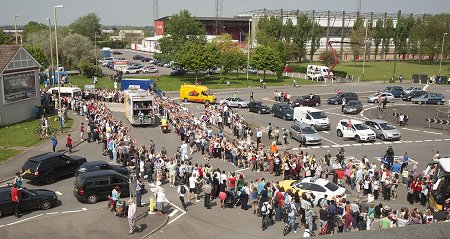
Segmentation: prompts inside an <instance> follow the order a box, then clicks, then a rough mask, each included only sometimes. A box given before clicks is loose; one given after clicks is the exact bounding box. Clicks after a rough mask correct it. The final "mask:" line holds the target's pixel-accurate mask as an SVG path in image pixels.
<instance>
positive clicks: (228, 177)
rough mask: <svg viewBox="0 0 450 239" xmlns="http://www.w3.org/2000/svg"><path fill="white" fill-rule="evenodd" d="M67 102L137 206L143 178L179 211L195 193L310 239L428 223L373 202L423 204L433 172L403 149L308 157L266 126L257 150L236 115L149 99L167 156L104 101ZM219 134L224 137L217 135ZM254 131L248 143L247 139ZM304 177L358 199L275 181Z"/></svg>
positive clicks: (429, 215)
mask: <svg viewBox="0 0 450 239" xmlns="http://www.w3.org/2000/svg"><path fill="white" fill-rule="evenodd" d="M119 95H120V94H119ZM67 102H68V105H70V108H71V109H74V110H76V111H77V112H78V113H79V114H81V115H83V116H84V117H85V118H86V120H87V125H86V131H87V136H88V137H87V139H84V138H82V139H81V140H87V141H88V142H91V141H92V142H97V143H101V145H102V152H103V154H104V155H107V156H108V157H109V158H110V159H111V161H112V162H114V163H121V164H123V166H133V167H134V170H135V172H136V175H137V183H136V186H135V188H134V189H135V190H134V194H135V195H136V204H137V206H138V207H139V206H142V203H141V195H142V188H143V187H142V182H143V180H147V181H148V182H160V183H166V182H168V184H169V186H170V187H171V188H176V191H177V193H178V195H179V198H180V202H181V204H182V205H183V207H184V208H185V209H186V210H187V209H188V208H187V205H186V202H185V196H186V195H187V194H188V195H189V196H188V197H189V198H188V200H189V201H190V200H195V201H196V202H199V201H200V195H201V194H203V198H204V207H205V208H211V200H215V199H217V200H220V203H219V204H218V205H219V206H220V207H221V208H227V207H236V206H240V207H241V208H242V209H243V210H248V209H250V208H251V211H252V212H253V213H254V214H256V215H258V216H261V217H263V216H264V217H272V216H273V215H274V216H275V221H286V223H287V224H288V225H289V229H290V231H292V232H294V233H295V232H296V231H297V223H296V219H297V215H298V216H299V217H300V224H301V225H303V226H304V227H305V228H306V229H308V233H309V234H310V235H314V234H316V232H317V230H319V231H320V232H321V233H335V232H349V231H351V230H352V229H353V230H354V229H358V230H368V229H370V230H374V229H377V228H388V227H394V226H398V227H401V226H405V225H409V224H421V223H432V222H434V221H436V220H435V219H433V213H434V212H433V211H432V210H431V209H429V210H427V211H425V212H424V213H423V214H422V213H421V212H419V210H418V209H417V208H415V207H414V206H412V208H407V207H403V208H400V209H397V210H393V209H391V208H390V207H388V206H386V205H383V203H377V204H376V203H375V202H374V200H380V199H381V198H379V197H380V196H381V197H382V198H383V199H384V200H386V201H389V200H396V199H397V196H398V193H397V192H398V189H399V188H400V187H402V186H404V187H406V188H407V189H408V201H409V202H410V203H411V204H415V203H419V202H420V203H422V205H424V204H426V202H427V201H428V195H429V193H430V188H431V187H432V184H431V180H430V178H431V177H432V175H433V173H434V169H433V168H431V169H429V170H428V171H427V172H426V173H425V174H421V173H419V172H418V171H417V165H415V164H413V166H412V167H409V165H408V164H410V162H409V156H408V154H407V152H405V153H404V156H403V159H402V161H401V162H395V161H394V160H393V158H391V157H390V156H391V155H393V149H392V148H388V150H387V151H386V155H385V156H386V157H385V159H386V160H383V161H382V164H381V165H377V164H376V163H375V162H369V160H368V158H367V157H366V156H364V157H362V159H361V160H360V162H359V161H354V160H352V159H351V158H348V157H346V155H345V149H344V148H341V149H339V152H338V153H337V154H336V156H334V157H332V155H331V153H330V152H327V153H326V154H325V155H314V154H310V153H308V152H307V151H298V152H294V153H293V152H288V151H282V150H281V149H280V148H279V145H278V143H277V142H278V139H279V137H280V135H279V134H280V132H279V131H280V130H279V129H278V127H276V128H275V130H272V128H270V129H268V135H267V137H268V138H269V139H274V140H275V141H274V142H272V143H271V144H270V145H264V144H263V143H262V137H263V134H262V131H261V129H252V128H251V127H250V126H249V124H248V123H247V122H246V121H245V119H244V117H243V116H242V115H240V114H239V113H238V112H235V111H233V110H232V109H231V108H229V107H228V106H227V105H226V104H222V105H209V106H206V107H205V110H204V112H203V113H202V114H201V115H200V116H199V117H195V115H194V114H193V113H192V112H190V111H189V110H188V109H187V108H186V107H185V106H183V105H181V104H179V103H177V102H176V101H175V100H173V99H170V98H167V97H160V96H155V102H154V111H155V112H157V113H158V114H159V115H160V117H165V118H167V119H168V120H169V122H170V123H171V127H172V128H173V130H172V131H173V132H174V133H176V134H177V135H178V137H179V138H180V141H181V142H182V143H181V146H180V147H179V148H178V149H177V152H176V154H175V155H168V154H167V150H166V149H165V148H164V147H161V149H160V150H156V148H157V147H156V144H155V143H154V142H153V141H152V140H151V141H150V142H149V144H146V143H145V142H143V143H141V147H137V142H136V140H135V139H133V138H132V136H131V135H130V129H129V128H128V127H127V126H125V124H124V123H123V122H121V121H118V120H115V119H114V118H113V116H112V114H111V111H110V110H109V109H108V108H107V107H106V105H105V104H104V102H101V101H98V100H97V99H96V98H95V97H94V98H90V99H81V98H80V99H68V100H67ZM69 102H70V103H69ZM119 102H120V100H119ZM67 107H68V106H67ZM68 108H69V107H68ZM226 128H228V129H226ZM213 129H214V130H213ZM226 130H228V131H229V132H231V133H230V134H231V135H232V136H229V134H228V133H225V131H226ZM277 130H278V131H277ZM254 134H255V136H256V141H254V140H253V139H254V138H255V137H253V135H254ZM281 134H283V133H282V132H281ZM81 137H83V134H81ZM391 151H392V152H391ZM194 154H200V155H202V156H201V158H202V159H203V161H202V162H203V163H193V162H192V160H191V158H192V156H193V155H194ZM391 159H392V160H391ZM213 160H223V161H225V162H228V163H230V164H233V165H235V166H236V167H238V168H251V170H256V171H258V172H265V173H267V174H273V175H274V176H276V177H278V178H277V180H274V181H270V182H269V181H266V180H265V179H264V178H260V179H255V180H248V179H246V178H245V175H244V174H243V173H237V174H235V173H234V172H226V171H224V170H222V169H220V168H213V166H212V164H213ZM305 177H319V178H324V179H328V180H330V181H332V182H333V183H335V184H337V185H339V186H342V187H346V188H351V189H352V190H356V191H357V194H358V195H360V196H359V197H355V198H353V199H349V198H344V197H328V196H325V197H324V198H322V199H320V200H316V199H315V198H314V194H312V193H309V194H307V193H301V192H300V191H298V190H296V189H292V188H283V187H282V186H280V184H279V180H283V179H284V180H286V179H296V180H301V179H302V178H305ZM278 179H279V180H278ZM157 184H158V183H157ZM363 196H364V197H363ZM366 198H367V199H372V200H367V199H366ZM163 199H165V194H164V189H162V187H158V190H157V197H156V202H157V209H158V212H159V213H164V205H163V203H164V200H163ZM317 201H319V202H317ZM315 202H317V203H315ZM447 220H448V219H447ZM130 227H131V226H130Z"/></svg>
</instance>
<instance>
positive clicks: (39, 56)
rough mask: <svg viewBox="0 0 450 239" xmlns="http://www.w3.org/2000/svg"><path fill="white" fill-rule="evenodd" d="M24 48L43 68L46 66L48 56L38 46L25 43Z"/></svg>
mask: <svg viewBox="0 0 450 239" xmlns="http://www.w3.org/2000/svg"><path fill="white" fill-rule="evenodd" d="M24 47H25V49H26V50H27V51H28V52H29V53H30V54H31V55H32V56H33V58H34V59H35V60H36V61H37V62H39V64H41V66H42V67H43V68H47V67H48V58H47V56H46V55H45V54H44V53H43V52H42V50H41V48H39V47H38V46H32V45H25V46H24Z"/></svg>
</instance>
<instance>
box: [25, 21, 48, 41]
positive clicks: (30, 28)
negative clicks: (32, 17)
mask: <svg viewBox="0 0 450 239" xmlns="http://www.w3.org/2000/svg"><path fill="white" fill-rule="evenodd" d="M42 30H47V34H48V26H46V25H44V24H42V23H38V22H35V21H30V22H28V23H27V25H25V26H24V27H23V41H24V42H27V38H28V36H29V35H30V34H32V33H34V32H39V31H42Z"/></svg>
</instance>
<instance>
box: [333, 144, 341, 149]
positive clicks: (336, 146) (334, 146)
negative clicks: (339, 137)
mask: <svg viewBox="0 0 450 239" xmlns="http://www.w3.org/2000/svg"><path fill="white" fill-rule="evenodd" d="M331 147H333V148H338V147H341V146H340V145H339V144H335V145H331Z"/></svg>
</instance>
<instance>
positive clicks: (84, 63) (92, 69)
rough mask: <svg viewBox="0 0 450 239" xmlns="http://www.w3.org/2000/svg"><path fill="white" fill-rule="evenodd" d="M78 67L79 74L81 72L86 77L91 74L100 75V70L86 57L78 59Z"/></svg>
mask: <svg viewBox="0 0 450 239" xmlns="http://www.w3.org/2000/svg"><path fill="white" fill-rule="evenodd" d="M78 69H80V71H81V74H83V76H84V77H86V78H92V77H93V76H101V75H102V70H101V69H100V68H99V67H96V66H95V65H94V64H93V63H92V62H90V61H88V60H86V59H82V60H80V63H79V64H78Z"/></svg>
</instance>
